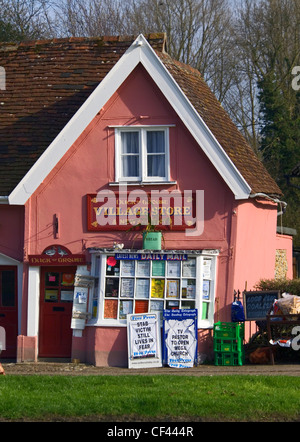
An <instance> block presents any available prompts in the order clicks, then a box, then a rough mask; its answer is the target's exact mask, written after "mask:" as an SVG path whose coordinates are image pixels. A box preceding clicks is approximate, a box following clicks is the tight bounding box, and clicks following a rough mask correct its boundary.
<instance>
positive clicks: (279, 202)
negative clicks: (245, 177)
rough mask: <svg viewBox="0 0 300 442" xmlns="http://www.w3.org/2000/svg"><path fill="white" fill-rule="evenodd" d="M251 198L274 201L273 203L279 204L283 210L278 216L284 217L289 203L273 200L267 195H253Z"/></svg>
mask: <svg viewBox="0 0 300 442" xmlns="http://www.w3.org/2000/svg"><path fill="white" fill-rule="evenodd" d="M249 196H250V198H267V199H268V200H270V201H273V203H276V204H279V205H280V209H281V210H280V212H277V216H280V215H283V214H284V212H285V210H286V208H287V203H285V202H284V201H280V200H279V199H278V198H273V197H271V196H269V195H267V194H266V193H253V194H252V195H249Z"/></svg>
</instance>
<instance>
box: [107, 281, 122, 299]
mask: <svg viewBox="0 0 300 442" xmlns="http://www.w3.org/2000/svg"><path fill="white" fill-rule="evenodd" d="M118 294H119V278H107V279H106V284H105V297H106V298H110V297H111V298H117V297H118Z"/></svg>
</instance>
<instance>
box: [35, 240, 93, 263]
mask: <svg viewBox="0 0 300 442" xmlns="http://www.w3.org/2000/svg"><path fill="white" fill-rule="evenodd" d="M28 261H29V265H31V266H51V265H58V266H74V265H84V264H86V259H85V256H84V255H73V254H72V253H71V252H70V250H69V249H67V248H66V247H64V246H61V245H56V244H55V245H51V246H49V247H46V249H45V250H44V251H43V252H42V254H41V255H29V256H28Z"/></svg>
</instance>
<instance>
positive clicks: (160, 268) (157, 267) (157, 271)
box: [152, 261, 165, 276]
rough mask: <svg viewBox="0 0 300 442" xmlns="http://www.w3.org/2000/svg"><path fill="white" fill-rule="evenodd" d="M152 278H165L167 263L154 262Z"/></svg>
mask: <svg viewBox="0 0 300 442" xmlns="http://www.w3.org/2000/svg"><path fill="white" fill-rule="evenodd" d="M152 276H165V261H153V263H152Z"/></svg>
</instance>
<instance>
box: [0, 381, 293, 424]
mask: <svg viewBox="0 0 300 442" xmlns="http://www.w3.org/2000/svg"><path fill="white" fill-rule="evenodd" d="M299 390H300V379H299V378H297V377H292V376H284V377H283V376H212V377H210V376H209V377H206V376H205V377H193V376H172V375H170V376H139V375H136V376H119V377H117V376H82V377H80V376H38V375H35V376H17V375H10V376H2V377H1V378H0V420H1V419H2V420H6V419H14V420H20V419H29V420H30V419H32V420H39V419H41V420H42V419H48V420H49V419H51V418H52V419H53V420H55V418H57V417H60V418H65V419H68V418H76V417H77V418H78V417H80V418H81V419H84V418H87V417H89V416H102V417H104V418H105V416H110V417H116V418H119V417H120V416H127V417H130V416H134V419H135V420H136V421H139V419H141V420H142V419H143V420H145V419H148V420H150V421H151V420H152V419H153V420H154V419H158V418H162V419H163V418H164V417H165V418H166V420H168V419H169V420H175V419H176V418H180V419H181V420H183V419H184V420H185V421H186V422H187V421H189V420H193V421H195V420H204V421H205V420H219V421H228V420H229V421H230V420H231V421H273V420H274V421H275V420H277V421H278V420H279V421H280V420H281V421H283V420H299V417H300V394H299Z"/></svg>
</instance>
